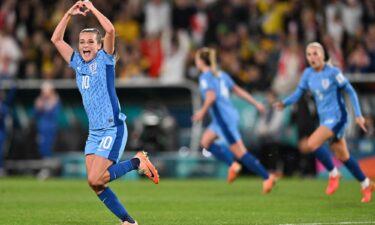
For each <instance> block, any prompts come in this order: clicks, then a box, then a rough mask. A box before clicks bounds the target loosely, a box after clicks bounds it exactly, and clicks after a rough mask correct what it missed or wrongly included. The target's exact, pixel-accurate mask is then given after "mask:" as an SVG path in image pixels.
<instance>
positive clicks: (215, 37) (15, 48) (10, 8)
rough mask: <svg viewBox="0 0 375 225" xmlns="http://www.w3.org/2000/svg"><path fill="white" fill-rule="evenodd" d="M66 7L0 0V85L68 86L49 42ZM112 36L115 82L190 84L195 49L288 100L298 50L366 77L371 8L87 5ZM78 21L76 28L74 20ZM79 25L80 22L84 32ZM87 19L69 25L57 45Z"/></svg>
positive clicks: (238, 0) (374, 53)
mask: <svg viewBox="0 0 375 225" xmlns="http://www.w3.org/2000/svg"><path fill="white" fill-rule="evenodd" d="M72 3H73V1H66V0H58V1H52V0H32V1H29V0H4V1H2V3H1V6H0V7H1V8H0V46H1V47H0V77H11V78H19V79H35V78H42V79H61V78H68V79H70V78H73V76H74V73H73V71H72V70H71V69H69V68H68V67H67V66H66V65H65V63H64V62H63V59H62V58H61V57H60V56H59V55H58V54H57V51H56V50H55V49H54V48H53V47H52V43H51V42H50V40H49V39H50V37H51V34H52V31H53V29H54V28H55V27H56V24H57V23H58V19H59V18H61V16H62V14H63V13H64V12H65V10H66V9H67V7H69V6H70V5H71V4H72ZM95 4H96V5H97V7H98V8H100V9H101V10H102V11H103V12H104V14H106V15H108V16H109V17H110V20H111V21H112V22H113V23H114V25H115V27H116V31H117V39H118V40H117V41H116V43H117V47H116V50H117V54H118V56H119V57H118V63H117V71H118V72H117V74H118V78H119V79H128V80H131V79H141V78H151V79H159V80H160V81H161V82H181V81H183V80H184V79H186V78H187V79H195V78H196V76H197V74H198V72H197V71H196V69H195V68H194V66H193V61H194V60H193V56H194V52H195V50H196V49H197V48H199V47H202V46H211V47H215V48H217V49H218V50H219V54H218V55H219V56H220V59H219V61H220V65H221V67H222V68H223V69H225V70H226V71H228V72H229V73H230V74H231V75H232V76H233V78H234V79H235V80H236V81H237V82H239V84H241V85H242V86H243V87H245V88H247V89H249V90H260V91H264V90H267V89H269V88H270V87H272V89H274V90H275V92H276V93H277V94H288V93H289V92H290V91H291V90H292V89H293V88H294V87H295V85H296V82H297V81H298V79H296V78H298V77H299V76H300V74H301V71H302V69H303V68H304V66H305V64H306V63H305V59H304V50H303V49H304V46H305V44H306V43H308V42H311V41H320V42H321V43H323V44H324V46H325V48H326V50H327V53H328V54H329V56H330V58H331V61H332V63H333V64H335V65H337V66H339V67H340V68H341V69H342V70H343V71H344V72H345V73H358V74H364V75H366V74H371V73H374V72H375V2H374V1H372V0H363V1H359V0H329V1H324V0H305V1H303V0H199V1H193V0H174V1H172V0H170V1H167V0H148V1H146V0H126V1H124V0H111V1H105V0H95ZM82 21H83V22H82ZM83 23H85V24H83ZM87 25H89V26H96V27H98V25H97V24H96V21H95V18H94V17H93V16H92V15H88V16H87V19H86V20H82V19H80V20H78V19H74V20H73V21H72V24H71V26H70V27H69V28H68V30H67V35H66V37H65V38H66V40H67V41H68V42H70V43H72V44H73V46H76V44H77V43H78V40H75V38H73V37H76V34H77V33H78V32H80V30H81V29H82V28H83V27H84V26H87Z"/></svg>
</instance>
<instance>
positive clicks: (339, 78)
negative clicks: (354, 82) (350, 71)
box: [334, 69, 349, 88]
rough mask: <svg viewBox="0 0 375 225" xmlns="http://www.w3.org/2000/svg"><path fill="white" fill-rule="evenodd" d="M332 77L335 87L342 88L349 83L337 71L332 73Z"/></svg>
mask: <svg viewBox="0 0 375 225" xmlns="http://www.w3.org/2000/svg"><path fill="white" fill-rule="evenodd" d="M334 76H335V82H336V84H337V86H338V87H340V88H342V87H344V86H345V85H346V84H348V83H349V81H348V79H347V78H346V77H345V76H344V75H343V74H342V72H341V71H340V70H338V69H336V70H335V71H334Z"/></svg>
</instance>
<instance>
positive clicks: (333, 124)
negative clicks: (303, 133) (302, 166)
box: [274, 42, 375, 202]
mask: <svg viewBox="0 0 375 225" xmlns="http://www.w3.org/2000/svg"><path fill="white" fill-rule="evenodd" d="M306 58H307V61H308V63H309V64H310V67H308V68H306V69H305V71H304V72H303V75H302V78H301V80H300V82H299V84H298V87H297V89H296V90H295V91H294V93H293V94H291V95H290V96H289V97H287V98H286V99H285V100H283V101H278V102H276V103H275V104H274V106H275V108H277V109H283V108H284V107H286V106H288V105H291V104H293V103H295V102H297V101H298V99H299V98H300V97H301V95H302V94H303V92H304V91H307V90H308V91H310V92H311V93H312V94H313V95H314V100H315V103H316V106H317V110H318V114H319V120H320V126H319V127H318V128H317V129H316V130H315V131H314V132H313V134H311V136H310V137H309V138H308V140H307V148H308V149H309V150H310V151H312V152H313V153H314V154H315V156H316V157H317V158H318V159H319V160H320V161H321V162H322V163H323V165H324V166H325V167H326V168H327V170H328V171H329V172H330V178H329V182H328V186H327V189H326V194H327V195H331V194H333V193H334V192H335V191H336V189H337V188H338V186H339V181H340V177H341V176H340V173H339V172H338V170H337V169H336V168H335V167H334V165H333V163H332V159H331V158H330V155H329V152H328V151H327V149H325V148H324V147H323V144H324V143H325V142H326V141H329V144H330V147H331V149H332V150H333V151H334V153H335V155H336V156H337V158H338V159H339V160H340V161H342V162H343V163H344V165H345V166H346V167H347V168H348V169H349V171H350V172H351V173H352V174H353V176H354V177H355V178H356V179H357V180H358V181H360V182H361V187H362V193H363V198H362V202H369V201H370V200H371V193H372V191H373V190H374V189H375V185H374V184H373V183H372V182H371V181H370V180H369V179H368V178H367V177H366V176H365V175H364V174H363V172H362V170H361V168H360V167H359V166H358V164H357V162H356V160H355V159H354V158H353V157H351V156H350V154H349V150H348V148H347V144H346V141H345V138H344V132H345V129H346V127H347V125H348V113H347V111H346V108H345V102H344V99H343V97H342V96H341V93H340V91H341V90H344V91H345V92H346V93H348V95H349V96H350V100H351V102H352V105H353V106H354V111H355V116H356V119H355V121H356V123H357V124H358V125H359V126H360V127H361V128H362V129H363V130H364V131H366V127H365V119H364V118H363V116H362V113H361V109H360V106H359V101H358V97H357V94H356V92H355V91H354V89H353V87H352V85H351V84H350V83H349V81H348V80H347V79H346V78H345V77H344V76H343V75H342V73H341V72H340V70H339V69H338V68H337V67H334V66H331V65H328V64H326V63H325V61H324V49H323V46H322V45H321V44H320V43H318V42H312V43H310V44H308V45H307V47H306Z"/></svg>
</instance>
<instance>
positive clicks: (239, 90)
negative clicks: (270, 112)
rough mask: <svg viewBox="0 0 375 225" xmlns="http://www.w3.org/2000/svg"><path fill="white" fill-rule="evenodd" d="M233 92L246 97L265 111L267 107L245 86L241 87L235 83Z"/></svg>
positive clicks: (261, 110)
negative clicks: (245, 88)
mask: <svg viewBox="0 0 375 225" xmlns="http://www.w3.org/2000/svg"><path fill="white" fill-rule="evenodd" d="M232 92H233V93H234V94H236V95H238V96H239V97H241V98H243V99H245V100H246V101H247V102H249V103H250V104H253V105H254V106H255V107H256V108H257V109H258V110H259V111H260V112H264V111H265V107H264V105H263V104H261V103H259V102H258V101H257V100H255V98H253V96H252V95H251V94H249V93H248V92H247V91H245V90H244V89H243V88H241V87H240V86H238V85H234V86H233V88H232Z"/></svg>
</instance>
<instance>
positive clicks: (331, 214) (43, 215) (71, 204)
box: [0, 178, 375, 225]
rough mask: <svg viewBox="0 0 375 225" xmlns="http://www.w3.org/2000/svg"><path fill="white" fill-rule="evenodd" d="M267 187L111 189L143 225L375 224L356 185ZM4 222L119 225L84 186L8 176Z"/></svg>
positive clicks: (199, 183) (180, 184)
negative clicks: (332, 189)
mask: <svg viewBox="0 0 375 225" xmlns="http://www.w3.org/2000/svg"><path fill="white" fill-rule="evenodd" d="M261 184H262V183H261V180H260V179H255V178H253V179H252V178H242V179H239V180H237V181H236V182H235V183H233V184H231V185H229V184H227V183H226V182H225V181H224V180H167V179H165V180H164V179H162V180H161V183H160V184H159V185H154V184H152V183H151V182H150V181H148V180H143V179H142V180H140V181H126V180H120V181H115V182H113V183H112V184H111V185H110V186H111V188H112V190H113V191H114V192H115V193H116V194H117V196H118V197H119V198H120V200H121V202H123V203H125V205H126V208H127V210H128V211H129V212H130V213H131V215H132V216H133V217H134V218H135V219H136V220H138V223H139V224H141V225H158V224H160V225H185V224H186V225H187V224H194V225H196V224H205V225H224V224H231V225H242V224H297V223H324V224H329V223H337V222H367V224H369V222H373V223H374V224H375V201H372V202H371V203H369V204H363V203H361V202H360V199H361V194H360V192H359V184H358V183H357V182H355V181H342V182H341V186H340V188H339V190H338V191H337V192H336V193H335V194H334V195H333V196H326V195H325V194H324V191H325V186H326V181H322V180H315V179H312V180H310V179H307V180H301V179H282V180H280V181H279V182H278V183H277V186H276V188H275V189H274V190H273V191H272V193H271V194H269V195H264V194H262V193H261ZM373 200H375V199H373ZM0 224H1V225H3V224H4V225H18V224H22V225H25V224H30V225H31V224H33V225H34V224H37V225H60V224H61V225H68V224H74V225H78V224H87V225H95V224H98V225H99V224H100V225H107V224H108V225H115V224H120V223H119V221H118V220H117V218H116V217H115V216H114V215H112V214H111V213H110V212H109V211H108V210H107V209H106V208H105V206H104V205H103V204H102V203H101V202H100V201H99V199H98V198H97V197H96V195H95V194H94V193H93V192H91V191H90V189H89V187H88V186H87V184H86V181H84V180H59V179H56V180H47V181H37V180H34V179H32V178H2V179H0ZM349 224H350V223H349ZM352 224H354V223H352ZM355 224H360V223H355Z"/></svg>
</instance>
